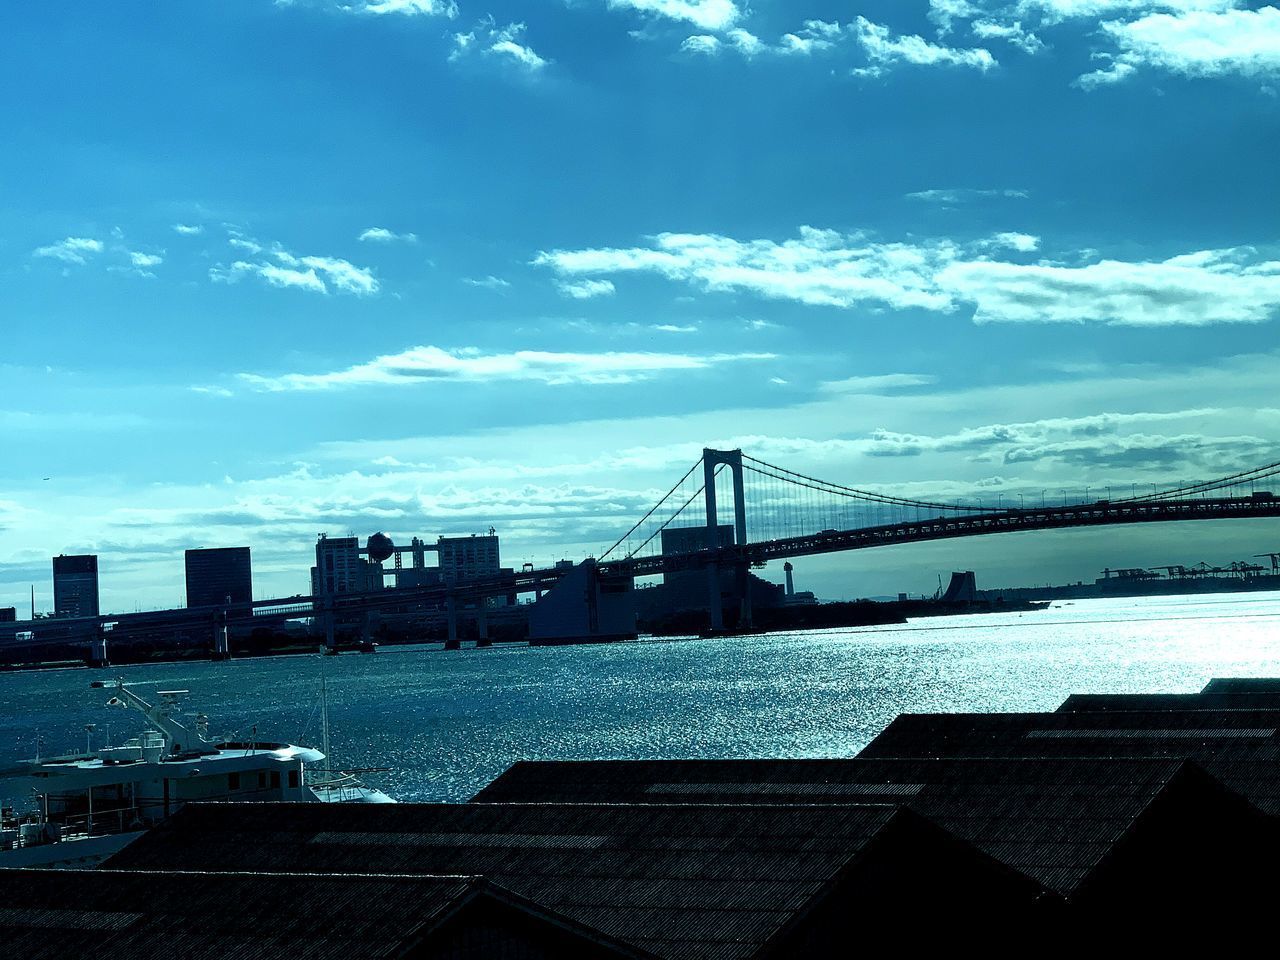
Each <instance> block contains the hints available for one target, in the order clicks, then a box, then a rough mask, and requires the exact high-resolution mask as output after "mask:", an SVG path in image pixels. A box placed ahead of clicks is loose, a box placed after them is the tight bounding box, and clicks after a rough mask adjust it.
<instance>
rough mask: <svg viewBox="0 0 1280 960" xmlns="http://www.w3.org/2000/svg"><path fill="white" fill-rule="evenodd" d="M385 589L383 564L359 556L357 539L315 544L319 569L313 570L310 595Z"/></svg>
mask: <svg viewBox="0 0 1280 960" xmlns="http://www.w3.org/2000/svg"><path fill="white" fill-rule="evenodd" d="M381 589H382V564H380V563H375V562H373V561H370V560H366V559H365V558H364V557H362V556H360V540H359V538H358V537H331V536H329V535H328V534H324V533H322V534H320V537H319V538H318V539H317V540H316V565H315V566H314V567H312V568H311V594H312V596H322V595H325V594H335V593H365V592H367V591H369V590H381Z"/></svg>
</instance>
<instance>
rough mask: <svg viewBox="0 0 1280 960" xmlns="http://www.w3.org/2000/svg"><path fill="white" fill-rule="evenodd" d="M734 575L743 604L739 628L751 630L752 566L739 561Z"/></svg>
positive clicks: (740, 609)
mask: <svg viewBox="0 0 1280 960" xmlns="http://www.w3.org/2000/svg"><path fill="white" fill-rule="evenodd" d="M734 575H735V576H734V580H735V581H736V583H737V587H738V590H737V593H738V596H739V597H740V598H741V604H742V605H741V606H740V607H739V609H738V629H739V630H750V629H751V628H752V626H753V624H752V618H753V612H754V611H753V609H752V606H751V567H750V566H749V565H747V564H746V563H739V564H737V566H736V568H735V569H734Z"/></svg>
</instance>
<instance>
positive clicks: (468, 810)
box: [108, 803, 1040, 958]
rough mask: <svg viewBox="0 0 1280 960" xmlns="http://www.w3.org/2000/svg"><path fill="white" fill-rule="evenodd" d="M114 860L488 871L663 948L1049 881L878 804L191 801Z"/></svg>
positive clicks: (725, 953)
mask: <svg viewBox="0 0 1280 960" xmlns="http://www.w3.org/2000/svg"><path fill="white" fill-rule="evenodd" d="M108 865H109V866H112V867H127V868H130V869H141V870H166V869H173V868H174V867H176V866H179V865H181V866H183V867H185V868H187V869H200V870H215V871H217V870H286V871H289V872H328V873H332V872H342V873H346V872H353V871H376V872H380V873H381V872H390V873H411V872H414V871H422V872H429V873H451V872H466V873H475V874H482V875H484V876H485V877H486V878H489V879H490V880H492V881H493V882H494V883H496V884H498V885H500V886H501V887H503V888H506V889H510V890H513V891H515V892H516V893H517V894H520V895H522V896H525V897H528V898H529V899H531V900H534V901H536V902H537V903H539V904H545V905H546V906H547V907H548V908H550V909H551V910H554V911H556V912H557V913H559V914H562V915H565V916H568V917H570V918H571V919H573V920H575V921H577V922H578V923H581V924H584V925H586V926H588V927H591V928H594V929H597V930H601V931H603V932H604V933H605V934H607V935H610V936H613V937H616V938H618V939H621V940H624V941H626V942H628V943H631V944H635V945H637V946H639V947H640V948H642V949H644V950H648V951H650V952H652V953H654V954H657V955H659V956H663V957H700V958H736V957H751V956H757V955H759V954H760V953H761V951H762V949H763V948H765V946H766V944H769V943H770V942H775V943H776V942H778V941H779V938H785V936H787V935H788V934H787V931H788V929H789V928H793V927H795V925H796V924H797V923H798V922H799V921H800V918H801V917H802V916H804V915H806V914H810V913H812V912H814V911H817V912H818V913H821V910H822V905H823V904H825V903H828V902H836V901H837V900H838V901H839V902H840V903H842V904H844V908H843V909H841V910H840V911H838V912H839V915H840V917H841V920H842V923H844V924H846V925H847V924H848V923H849V922H852V921H850V920H849V916H850V915H852V916H855V917H856V916H859V915H862V916H864V919H866V920H867V921H870V920H873V919H876V917H877V911H880V910H883V909H885V908H886V905H887V904H889V903H897V904H899V905H901V904H906V903H910V904H911V905H912V909H913V910H917V909H927V908H930V907H937V906H948V905H950V904H951V903H952V902H954V903H956V904H962V903H965V901H966V897H967V896H968V895H969V894H972V896H973V897H978V896H979V895H980V894H979V891H981V896H982V897H983V898H985V902H986V903H987V908H988V909H997V908H999V909H1002V910H1004V911H1006V912H1007V911H1008V910H1009V908H1010V907H1011V906H1012V905H1014V904H1015V903H1021V904H1027V905H1029V904H1030V903H1031V902H1032V901H1034V900H1035V899H1036V898H1037V897H1038V896H1039V892H1040V888H1039V887H1038V886H1037V885H1035V884H1032V883H1030V882H1029V881H1026V880H1025V879H1022V878H1020V877H1018V875H1017V874H1015V873H1013V872H1012V871H1009V870H1008V869H1007V868H1004V867H1001V866H999V865H998V864H996V863H995V862H994V861H991V860H989V859H988V858H986V857H984V856H983V855H982V854H980V853H978V852H977V851H975V850H973V849H972V848H971V847H968V846H967V845H964V844H962V843H961V842H960V841H958V840H956V839H955V838H953V837H951V836H949V835H948V834H946V833H945V832H943V831H942V830H940V829H938V828H937V827H935V826H933V825H931V824H928V823H926V822H924V821H923V820H921V819H920V818H919V817H917V816H915V815H913V814H911V813H909V812H906V811H902V810H899V809H897V808H895V807H892V806H872V805H858V806H850V805H846V806H826V807H819V806H806V807H800V806H734V807H725V806H616V805H581V804H571V805H518V804H511V805H488V804H395V805H390V804H385V805H383V804H377V805H347V804H341V805H338V804H278V805H273V804H246V803H237V804H190V805H188V806H186V807H185V808H183V810H182V811H180V812H179V813H178V814H177V815H175V816H174V817H173V818H172V819H171V820H169V821H168V822H167V823H166V824H163V825H162V826H160V827H158V828H156V829H154V830H152V831H151V832H150V833H148V834H147V835H145V836H144V837H142V838H141V839H139V840H137V841H135V842H134V843H133V844H132V845H130V846H129V847H127V848H125V849H124V850H123V851H121V853H119V854H117V855H116V856H115V857H114V858H112V860H111V861H110V862H109V864H108ZM851 891H854V892H856V895H854V894H853V893H851ZM970 906H972V904H970Z"/></svg>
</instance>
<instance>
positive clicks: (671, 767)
mask: <svg viewBox="0 0 1280 960" xmlns="http://www.w3.org/2000/svg"><path fill="white" fill-rule="evenodd" d="M1187 766H1188V764H1187V763H1186V762H1185V761H1182V760H1178V759H1160V760H1099V759H1060V758H1059V759H1054V758H1050V759H1030V760H1011V759H951V760H937V759H931V758H918V759H845V760H641V761H626V760H622V761H586V762H522V763H517V764H515V765H514V766H512V767H511V768H510V769H508V770H507V771H506V772H505V773H504V774H502V776H500V777H499V778H498V779H497V780H495V781H494V782H493V783H492V784H490V785H489V786H488V787H486V788H485V789H484V790H482V791H481V792H480V793H479V794H478V795H477V796H476V798H475V801H473V802H583V801H588V800H589V801H593V802H606V803H645V802H655V801H661V802H665V803H671V802H676V803H741V804H752V803H761V802H778V803H819V804H820V803H832V802H840V803H854V802H871V803H874V802H894V803H903V804H907V805H909V806H910V808H911V809H913V810H915V811H917V812H918V813H920V814H922V815H923V816H925V817H927V818H929V819H930V820H932V821H933V822H935V823H937V824H938V825H940V826H942V827H943V828H945V829H946V830H948V831H950V832H952V833H954V834H955V835H956V836H958V837H960V838H961V839H963V840H966V841H968V842H970V843H972V844H974V845H975V846H976V847H978V848H979V849H980V850H982V851H984V852H985V853H987V854H989V855H991V856H992V857H994V858H995V859H997V860H1000V861H1001V862H1002V863H1005V864H1007V865H1009V866H1011V867H1014V868H1016V869H1018V870H1019V871H1021V872H1023V873H1025V874H1026V875H1027V876H1029V877H1031V878H1033V879H1035V880H1036V881H1037V882H1038V883H1040V884H1041V885H1043V886H1044V887H1046V888H1048V889H1050V890H1054V891H1056V892H1058V893H1061V894H1063V895H1067V896H1069V895H1070V894H1071V893H1073V892H1074V891H1075V889H1076V888H1077V887H1078V886H1079V885H1080V884H1081V883H1082V882H1084V881H1085V879H1086V878H1087V877H1088V875H1089V873H1090V872H1091V871H1092V870H1093V869H1094V868H1095V867H1096V866H1097V865H1098V864H1099V863H1100V862H1101V861H1102V860H1103V858H1105V857H1106V856H1107V854H1108V853H1109V852H1110V851H1111V849H1112V847H1113V846H1114V844H1115V842H1116V840H1117V839H1118V838H1119V837H1121V836H1123V835H1124V834H1125V832H1126V831H1127V830H1129V829H1130V828H1131V826H1132V825H1133V824H1134V823H1135V821H1137V820H1139V818H1141V817H1142V816H1143V814H1144V813H1145V811H1146V810H1147V809H1148V807H1149V806H1150V805H1151V803H1152V801H1153V800H1154V799H1155V798H1156V797H1158V796H1160V795H1162V794H1164V793H1167V792H1168V791H1170V790H1174V791H1177V790H1179V789H1182V790H1184V791H1185V789H1186V785H1185V783H1181V781H1185V780H1186V779H1187V771H1186V770H1185V769H1184V768H1186V767H1187ZM1202 776H1203V775H1202Z"/></svg>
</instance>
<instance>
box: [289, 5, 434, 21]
mask: <svg viewBox="0 0 1280 960" xmlns="http://www.w3.org/2000/svg"><path fill="white" fill-rule="evenodd" d="M298 3H299V0H276V5H277V6H281V7H291V6H294V5H296V4H298ZM302 3H304V4H305V3H306V0H302ZM319 5H320V6H322V7H326V8H329V9H332V10H334V11H336V12H339V13H355V14H368V15H370V16H385V15H388V14H399V15H401V16H406V17H449V18H450V19H452V18H453V17H456V16H457V15H458V4H457V3H456V2H455V0H355V2H348V0H320V2H319Z"/></svg>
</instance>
